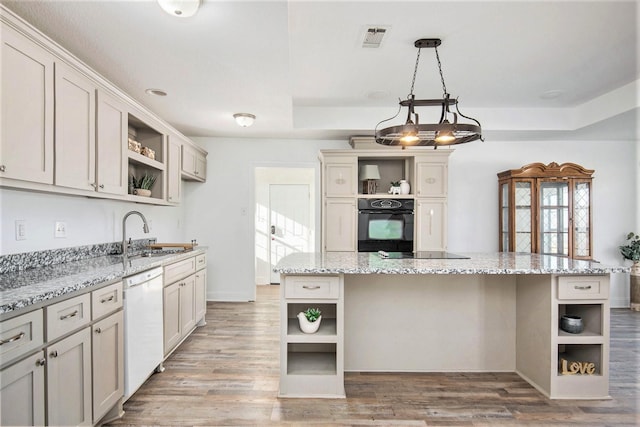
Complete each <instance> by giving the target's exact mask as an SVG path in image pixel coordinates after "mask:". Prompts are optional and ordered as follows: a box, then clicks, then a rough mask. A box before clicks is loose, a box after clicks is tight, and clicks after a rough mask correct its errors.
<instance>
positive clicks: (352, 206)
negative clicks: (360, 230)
mask: <svg viewBox="0 0 640 427" xmlns="http://www.w3.org/2000/svg"><path fill="white" fill-rule="evenodd" d="M324 209H325V211H324V214H323V215H322V218H323V224H322V225H323V233H324V235H323V238H324V250H325V251H327V252H333V251H336V252H343V251H344V252H354V251H356V249H357V244H356V242H357V240H358V239H357V235H356V234H357V228H356V227H357V224H356V216H357V215H356V214H357V209H356V202H355V200H354V199H352V198H342V199H340V198H331V199H326V200H325V205H324Z"/></svg>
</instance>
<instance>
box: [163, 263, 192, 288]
mask: <svg viewBox="0 0 640 427" xmlns="http://www.w3.org/2000/svg"><path fill="white" fill-rule="evenodd" d="M195 272H196V257H191V258H189V259H185V260H182V261H178V262H174V263H173V264H169V265H167V266H165V267H164V284H165V286H166V285H168V284H171V283H173V282H175V281H176V280H180V279H183V278H185V277H187V276H189V275H191V274H193V273H195Z"/></svg>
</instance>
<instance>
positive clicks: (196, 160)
mask: <svg viewBox="0 0 640 427" xmlns="http://www.w3.org/2000/svg"><path fill="white" fill-rule="evenodd" d="M182 176H183V177H184V178H185V179H188V180H193V181H202V182H204V181H206V180H207V158H206V154H204V153H203V152H202V151H200V150H198V149H196V148H195V147H194V146H192V145H191V144H190V143H188V142H184V143H183V144H182Z"/></svg>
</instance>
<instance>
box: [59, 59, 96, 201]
mask: <svg viewBox="0 0 640 427" xmlns="http://www.w3.org/2000/svg"><path fill="white" fill-rule="evenodd" d="M95 97H96V87H95V85H94V84H93V83H92V82H91V81H90V80H89V79H88V78H87V77H84V76H83V75H81V74H80V73H79V72H77V71H75V70H73V69H72V68H71V67H69V66H67V65H64V64H63V63H61V62H57V63H56V64H55V99H56V108H55V153H56V156H55V180H54V182H55V185H59V186H63V187H71V188H79V189H81V190H91V191H92V190H95V189H96V186H97V182H96V134H95V123H96V116H95V114H96V113H95V109H96V101H95Z"/></svg>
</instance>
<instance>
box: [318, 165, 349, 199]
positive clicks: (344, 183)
mask: <svg viewBox="0 0 640 427" xmlns="http://www.w3.org/2000/svg"><path fill="white" fill-rule="evenodd" d="M322 173H323V180H322V185H323V189H324V190H323V194H324V196H326V197H354V196H355V195H356V194H357V184H358V159H357V157H355V156H326V157H325V159H324V162H323V165H322Z"/></svg>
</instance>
